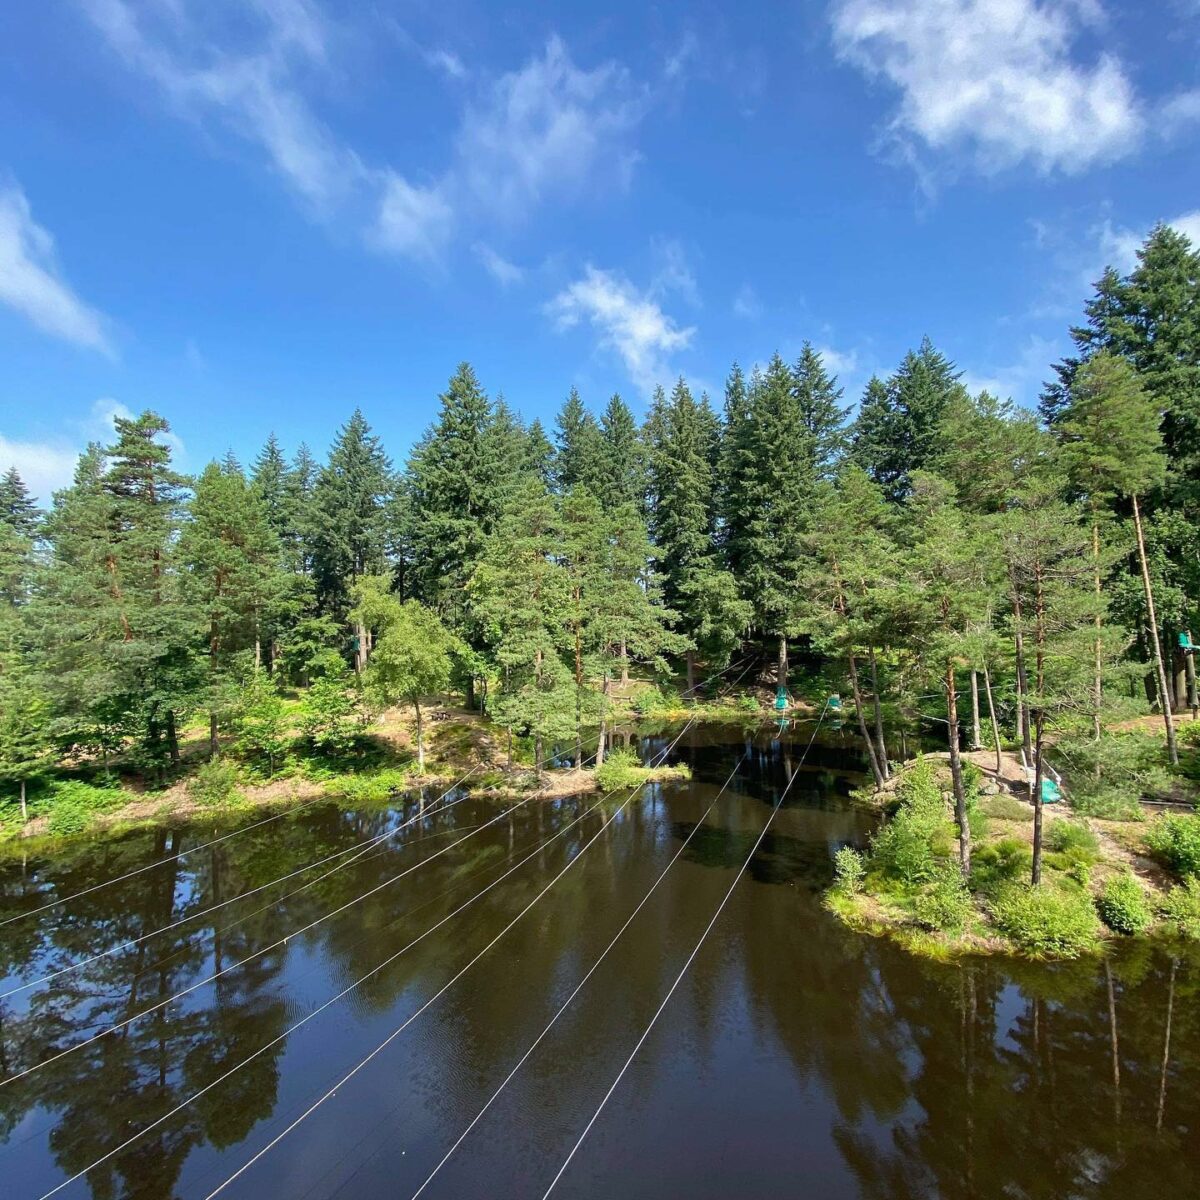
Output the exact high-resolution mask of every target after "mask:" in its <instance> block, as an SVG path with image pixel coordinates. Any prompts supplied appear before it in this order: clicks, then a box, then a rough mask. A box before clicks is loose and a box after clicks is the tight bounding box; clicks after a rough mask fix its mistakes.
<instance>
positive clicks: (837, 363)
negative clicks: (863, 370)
mask: <svg viewBox="0 0 1200 1200" xmlns="http://www.w3.org/2000/svg"><path fill="white" fill-rule="evenodd" d="M814 349H815V350H816V352H817V353H818V354H819V355H820V356H821V361H822V362H823V363H824V364H825V369H826V370H827V371H831V372H832V373H833V374H834V375H838V376H844V377H848V378H853V377H854V376H855V375H857V374H858V351H857V350H835V349H834V348H833V347H832V346H815V347H814ZM842 382H843V383H844V382H845V378H843V380H842Z"/></svg>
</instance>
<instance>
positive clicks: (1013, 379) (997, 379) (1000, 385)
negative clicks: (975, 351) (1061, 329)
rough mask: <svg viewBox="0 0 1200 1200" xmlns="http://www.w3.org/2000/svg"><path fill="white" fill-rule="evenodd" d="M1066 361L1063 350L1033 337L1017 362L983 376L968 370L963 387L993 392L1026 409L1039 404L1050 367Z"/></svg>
mask: <svg viewBox="0 0 1200 1200" xmlns="http://www.w3.org/2000/svg"><path fill="white" fill-rule="evenodd" d="M1061 357H1062V347H1061V346H1060V344H1059V343H1058V342H1056V341H1054V340H1053V339H1051V338H1044V337H1037V336H1036V335H1033V336H1031V337H1030V338H1029V340H1028V341H1027V342H1026V343H1025V347H1024V349H1023V350H1022V351H1021V353H1020V355H1019V356H1018V357H1017V360H1016V362H1013V363H1009V364H1007V365H1006V366H1000V367H994V368H992V369H991V370H988V371H983V372H979V373H976V372H973V371H970V370H965V371H964V372H963V375H962V385H963V386H964V387H965V388H966V389H967V390H968V391H970V392H985V391H986V392H991V393H992V395H993V396H998V397H999V398H1000V399H1001V400H1008V399H1011V400H1014V401H1015V402H1016V403H1017V404H1020V405H1023V406H1024V407H1026V408H1032V407H1034V406H1035V405H1036V404H1037V400H1038V395H1039V393H1040V392H1041V387H1042V384H1043V383H1044V382H1045V381H1046V380H1047V379H1048V378H1049V377H1050V375H1051V368H1050V364H1051V363H1053V362H1054V361H1055V360H1057V359H1058V358H1061Z"/></svg>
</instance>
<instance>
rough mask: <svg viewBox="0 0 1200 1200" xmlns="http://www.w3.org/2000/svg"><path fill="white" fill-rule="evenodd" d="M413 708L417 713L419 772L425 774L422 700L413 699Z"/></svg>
mask: <svg viewBox="0 0 1200 1200" xmlns="http://www.w3.org/2000/svg"><path fill="white" fill-rule="evenodd" d="M413 709H414V711H415V712H416V714H417V774H418V775H424V774H425V726H424V723H423V722H422V720H421V702H420V700H414V701H413Z"/></svg>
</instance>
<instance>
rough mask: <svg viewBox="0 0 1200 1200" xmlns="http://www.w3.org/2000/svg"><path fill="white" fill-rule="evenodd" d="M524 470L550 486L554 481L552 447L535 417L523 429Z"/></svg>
mask: <svg viewBox="0 0 1200 1200" xmlns="http://www.w3.org/2000/svg"><path fill="white" fill-rule="evenodd" d="M525 464H526V470H527V472H528V473H529V474H531V475H532V476H533V477H534V478H535V479H539V480H541V482H542V483H543V484H544V485H545V486H546V487H550V486H551V485H552V484H553V482H554V447H553V446H552V445H551V444H550V439H549V438H548V437H547V436H546V430H545V428H544V427H543V425H542V423H541V421H539V420H537V418H536V417H535V418H534V420H532V421H531V422H530V423H529V428H528V429H527V430H526V431H525Z"/></svg>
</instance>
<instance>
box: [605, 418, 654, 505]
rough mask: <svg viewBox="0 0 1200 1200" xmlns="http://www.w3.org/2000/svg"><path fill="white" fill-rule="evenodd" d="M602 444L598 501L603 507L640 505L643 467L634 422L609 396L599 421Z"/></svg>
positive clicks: (642, 489) (639, 442)
mask: <svg viewBox="0 0 1200 1200" xmlns="http://www.w3.org/2000/svg"><path fill="white" fill-rule="evenodd" d="M600 433H601V436H602V438H603V441H604V455H603V463H604V467H603V471H602V472H601V477H600V479H599V488H600V490H599V492H598V495H599V496H600V499H601V500H602V501H603V502H604V504H605V505H606V506H611V507H616V506H617V505H620V504H640V503H641V501H642V497H643V495H644V493H645V490H646V487H645V463H644V456H643V454H642V445H641V440H640V439H639V437H638V428H637V422H636V421H635V420H634V419H633V413H632V412H630V411H629V405H627V404H626V403H625V401H624V400H622V399H621V397H620V396H618V395H615V394H614V395H613V397H612V399H611V400H609V402H608V405H607V407H606V408H605V410H604V414H603V416H602V417H601V418H600Z"/></svg>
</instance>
